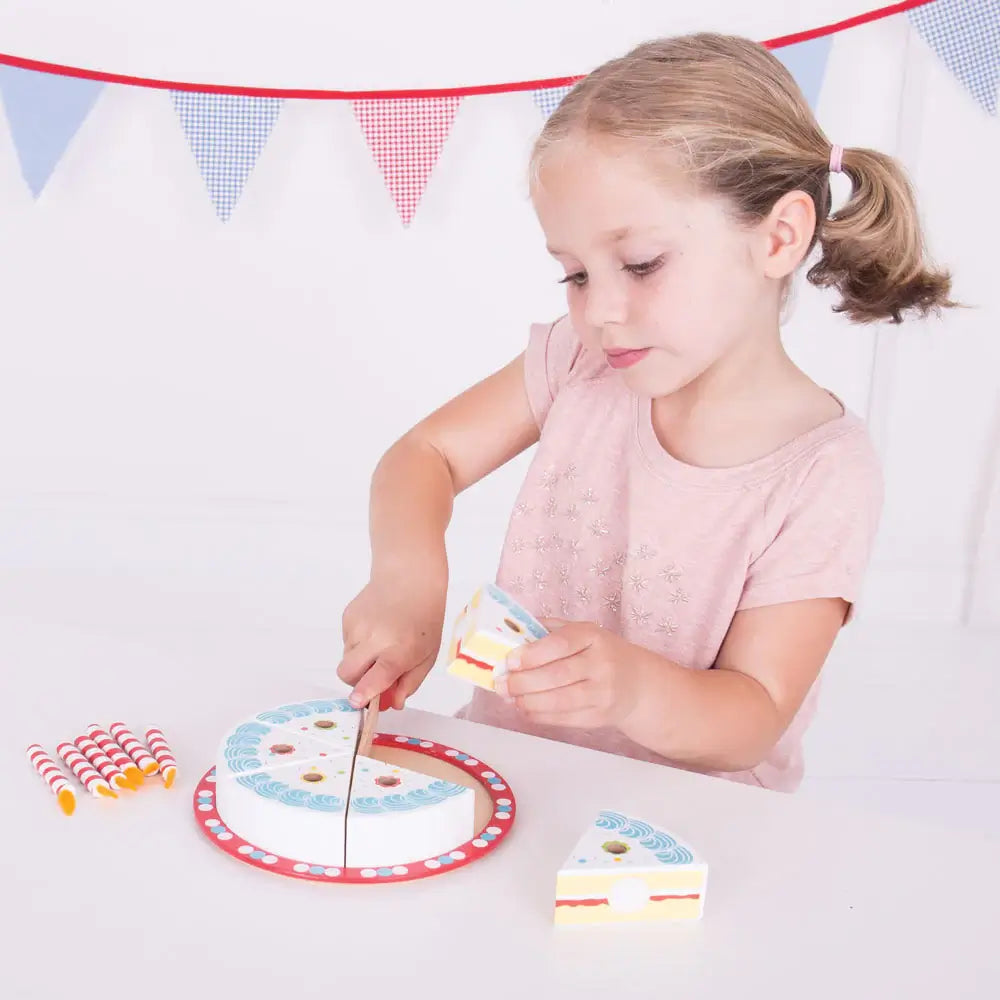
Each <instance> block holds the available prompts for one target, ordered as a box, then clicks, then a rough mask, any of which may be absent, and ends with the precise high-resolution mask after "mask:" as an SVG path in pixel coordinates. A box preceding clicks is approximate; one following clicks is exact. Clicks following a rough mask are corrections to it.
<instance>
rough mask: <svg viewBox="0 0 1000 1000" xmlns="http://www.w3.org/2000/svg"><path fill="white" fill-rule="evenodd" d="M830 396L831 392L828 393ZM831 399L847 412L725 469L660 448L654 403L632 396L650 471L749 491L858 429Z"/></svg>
mask: <svg viewBox="0 0 1000 1000" xmlns="http://www.w3.org/2000/svg"><path fill="white" fill-rule="evenodd" d="M827 391H828V392H829V390H827ZM830 395H831V396H832V397H833V398H834V399H835V400H836V401H837V402H838V403H839V404H840V406H841V408H842V410H843V412H842V413H841V414H840V416H838V417H833V418H832V419H830V420H826V421H824V422H823V423H821V424H819V425H817V426H816V427H814V428H812V429H811V430H808V431H806V432H805V433H804V434H799V435H798V436H797V437H794V438H792V439H791V440H790V441H786V442H785V444H783V445H779V446H778V447H777V448H776V449H775V450H774V451H772V452H769V453H768V454H767V455H762V456H761V457H760V458H756V459H753V460H752V461H750V462H745V463H743V464H742V465H733V466H726V467H723V468H714V467H705V466H700V465H690V464H688V463H687V462H683V461H681V460H680V459H679V458H677V457H676V456H674V455H672V454H671V453H670V452H669V451H667V449H666V448H664V447H663V445H662V444H660V440H659V438H658V437H657V436H656V431H655V430H654V428H653V401H652V398H651V397H648V396H637V395H635V394H632V411H633V421H634V428H635V433H636V440H637V443H638V446H639V451H640V452H641V454H642V457H643V460H644V461H645V463H646V465H647V466H648V467H649V469H650V470H651V471H652V472H653V473H655V474H656V475H659V476H661V477H662V478H664V479H669V480H670V481H671V482H672V483H675V484H677V485H682V486H689V487H691V488H695V489H698V488H702V489H710V490H729V489H745V488H747V487H749V486H752V485H754V484H755V483H758V482H760V481H761V480H764V479H767V478H769V477H771V476H773V475H775V474H776V473H778V472H779V471H780V470H781V469H783V468H784V467H785V466H786V465H787V464H788V463H789V462H790V461H792V460H793V459H795V458H797V457H798V456H799V455H801V454H803V453H804V452H806V451H807V450H809V449H810V448H814V447H815V446H816V445H818V444H820V443H821V442H824V441H827V440H830V439H832V438H835V437H839V436H840V435H841V434H843V433H846V432H847V431H849V430H852V429H853V428H854V427H855V426H856V425H857V418H855V417H854V415H853V414H852V413H851V412H850V410H848V408H847V407H846V406H845V405H844V403H843V401H842V400H841V399H840V398H839V397H838V396H837V395H836V394H835V393H832V392H831V393H830Z"/></svg>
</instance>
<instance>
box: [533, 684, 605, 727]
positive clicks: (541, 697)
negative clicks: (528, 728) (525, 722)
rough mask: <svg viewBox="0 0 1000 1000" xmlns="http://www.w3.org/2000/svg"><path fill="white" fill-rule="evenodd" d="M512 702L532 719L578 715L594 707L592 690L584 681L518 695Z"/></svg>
mask: <svg viewBox="0 0 1000 1000" xmlns="http://www.w3.org/2000/svg"><path fill="white" fill-rule="evenodd" d="M514 703H515V704H516V705H517V708H518V710H519V711H521V712H523V713H524V714H525V715H527V716H528V717H529V718H531V719H532V720H533V721H538V719H539V718H541V717H552V716H556V715H579V714H581V713H582V712H585V711H587V710H589V709H592V708H594V698H593V691H592V689H591V685H589V684H587V683H586V682H585V681H577V682H576V683H574V684H570V685H568V686H567V687H560V688H556V689H554V690H547V691H539V692H538V693H537V694H527V695H520V696H518V697H516V698H515V699H514Z"/></svg>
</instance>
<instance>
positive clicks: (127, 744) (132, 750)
mask: <svg viewBox="0 0 1000 1000" xmlns="http://www.w3.org/2000/svg"><path fill="white" fill-rule="evenodd" d="M108 732H109V733H111V735H112V736H113V737H114V738H115V740H116V741H117V742H118V745H119V746H120V747H121V748H122V750H124V751H125V753H127V754H128V755H129V757H131V758H132V760H133V761H134V762H135V764H136V766H137V767H138V768H139V770H140V771H142V773H143V774H144V775H146V777H147V778H148V777H149V776H150V775H151V774H156V772H157V771H158V770H159V769H160V765H159V764H157V763H156V761H155V760H154V759H153V758H152V757H150V755H149V753H148V752H147V750H146V748H145V747H144V746H143V745H142V744H141V743H140V742H139V740H138V739H137V738H136V735H135V733H133V732H132V731H131V730H130V729H129V728H128V726H126V725H125V723H124V722H112V723H111V725H110V726H108Z"/></svg>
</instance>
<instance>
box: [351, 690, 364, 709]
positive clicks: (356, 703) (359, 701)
mask: <svg viewBox="0 0 1000 1000" xmlns="http://www.w3.org/2000/svg"><path fill="white" fill-rule="evenodd" d="M347 700H348V701H349V702H350V703H351V705H352V706H353V707H354V708H361V706H362V705H364V703H365V700H364V698H359V697H358V692H357V691H352V692H351V694H350V696H349V697H348V699H347Z"/></svg>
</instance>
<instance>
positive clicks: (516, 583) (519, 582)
mask: <svg viewBox="0 0 1000 1000" xmlns="http://www.w3.org/2000/svg"><path fill="white" fill-rule="evenodd" d="M510 589H511V590H512V591H513V592H514V593H515V594H523V593H524V577H523V576H515V577H514V579H513V580H511V581H510Z"/></svg>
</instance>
